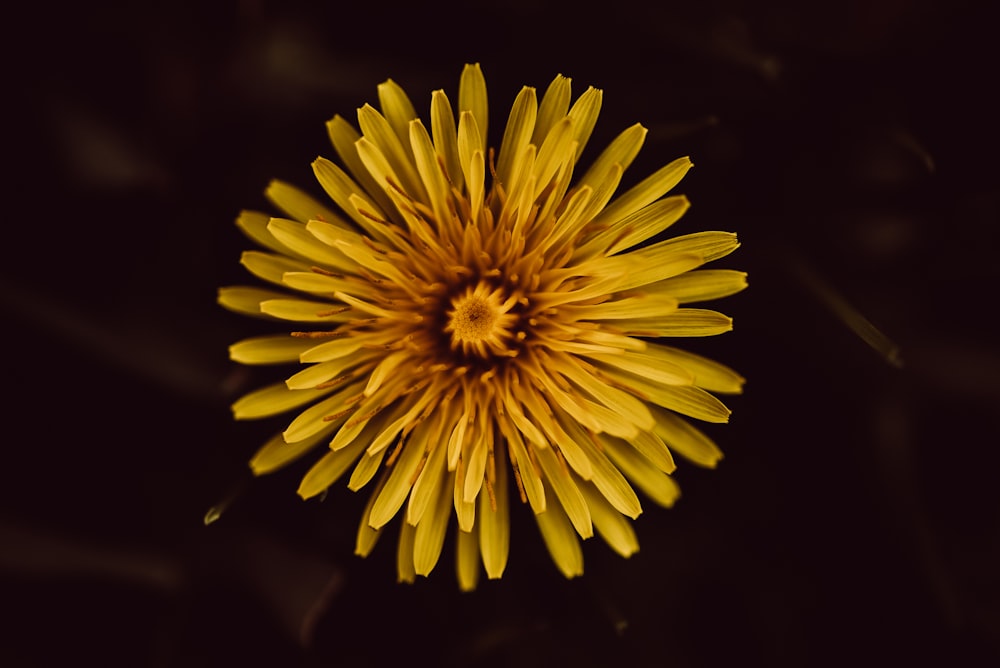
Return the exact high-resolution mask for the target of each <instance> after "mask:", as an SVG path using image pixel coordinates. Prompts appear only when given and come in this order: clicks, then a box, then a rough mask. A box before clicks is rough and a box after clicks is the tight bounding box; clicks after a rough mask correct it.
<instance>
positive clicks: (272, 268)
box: [240, 251, 309, 285]
mask: <svg viewBox="0 0 1000 668" xmlns="http://www.w3.org/2000/svg"><path fill="white" fill-rule="evenodd" d="M240 264H242V265H243V266H244V267H246V268H247V271H249V272H250V273H251V274H253V275H254V276H256V277H257V278H262V279H264V280H265V281H268V282H269V283H275V284H277V285H282V284H283V281H282V276H284V274H285V273H286V272H290V271H291V272H300V271H301V272H309V265H308V264H306V263H305V262H301V261H299V260H295V259H293V258H290V257H288V256H287V255H284V254H278V253H264V252H261V251H244V252H243V254H242V255H241V256H240Z"/></svg>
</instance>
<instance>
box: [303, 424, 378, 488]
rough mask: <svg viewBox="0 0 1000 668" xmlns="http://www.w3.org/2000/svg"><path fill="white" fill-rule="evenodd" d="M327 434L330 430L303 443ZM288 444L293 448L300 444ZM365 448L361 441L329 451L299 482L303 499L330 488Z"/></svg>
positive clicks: (319, 438)
mask: <svg viewBox="0 0 1000 668" xmlns="http://www.w3.org/2000/svg"><path fill="white" fill-rule="evenodd" d="M327 435H329V431H324V432H320V434H317V435H316V436H313V437H311V438H310V439H308V440H307V441H302V443H308V442H312V441H315V440H321V439H322V438H323V437H325V436H327ZM286 445H288V447H290V448H292V447H296V446H298V445H300V444H299V443H296V444H295V445H290V444H286ZM363 449H364V443H363V442H360V441H359V442H358V443H354V444H351V446H350V447H347V448H344V449H343V450H329V451H327V453H326V454H325V455H323V456H322V457H321V458H320V459H319V461H317V462H316V463H315V464H313V465H312V467H311V468H310V469H309V470H308V471H307V472H306V474H305V476H303V478H302V481H301V482H300V483H299V489H298V494H299V496H301V497H302V498H303V499H309V498H312V497H314V496H316V495H317V494H321V493H322V492H324V491H325V490H327V489H329V487H330V485H332V484H333V483H335V482H337V481H338V480H339V479H340V477H341V476H342V475H344V473H345V472H346V471H347V469H348V468H350V467H351V464H353V463H354V462H355V461H357V459H358V457H359V456H361V451H362V450H363Z"/></svg>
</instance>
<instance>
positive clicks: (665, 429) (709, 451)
mask: <svg viewBox="0 0 1000 668" xmlns="http://www.w3.org/2000/svg"><path fill="white" fill-rule="evenodd" d="M653 416H654V417H655V418H656V427H655V431H656V433H657V434H658V435H659V436H660V437H661V438H662V439H663V440H664V442H665V443H666V444H667V445H668V446H669V447H670V448H671V449H673V450H674V451H676V452H677V454H679V455H680V456H681V457H683V458H684V459H687V460H688V461H689V462H692V463H693V464H697V465H698V466H704V467H705V468H710V469H714V468H715V467H716V466H717V465H718V463H719V461H720V460H721V459H722V451H721V450H720V449H719V447H718V446H717V445H716V444H715V442H714V441H712V439H710V438H709V437H708V436H706V435H705V434H704V433H703V432H702V431H701V430H700V429H698V428H696V427H694V426H693V425H692V424H690V423H689V422H688V421H687V420H685V419H684V418H682V417H681V416H679V415H677V414H675V413H672V412H670V411H666V410H663V409H660V408H654V409H653Z"/></svg>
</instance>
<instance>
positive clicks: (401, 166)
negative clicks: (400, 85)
mask: <svg viewBox="0 0 1000 668" xmlns="http://www.w3.org/2000/svg"><path fill="white" fill-rule="evenodd" d="M358 123H359V125H360V126H361V134H362V137H363V138H364V140H365V141H366V142H369V143H371V144H372V145H373V146H376V147H378V150H379V153H381V155H382V156H383V157H384V158H385V160H386V162H387V163H388V164H389V166H390V167H391V170H390V173H391V174H394V182H395V184H396V186H397V187H399V188H402V189H403V190H404V191H406V193H407V194H409V196H410V197H411V198H413V199H415V200H417V201H421V202H423V201H426V199H427V193H425V192H424V189H423V184H422V183H421V182H420V179H419V177H418V176H417V173H416V170H415V168H414V166H413V152H412V151H411V150H410V143H409V141H407V142H406V143H405V144H404V143H403V142H402V141H400V138H399V137H398V136H397V135H396V133H395V132H394V131H393V129H392V127H391V126H390V125H389V122H388V121H387V120H385V117H384V116H382V114H380V113H378V112H377V111H376V110H375V108H374V107H372V106H371V105H369V104H366V105H365V106H363V107H361V108H360V109H358ZM355 145H356V146H358V153H359V155H360V156H361V160H362V162H364V164H365V167H367V168H368V171H369V172H371V173H372V176H374V177H375V180H376V181H379V182H380V185H382V187H383V188H385V187H386V185H385V184H384V183H382V182H381V180H380V175H379V174H377V173H375V172H373V171H372V169H371V166H370V165H369V164H368V162H367V161H365V156H364V155H363V154H362V153H361V147H360V145H358V144H357V142H356V143H355Z"/></svg>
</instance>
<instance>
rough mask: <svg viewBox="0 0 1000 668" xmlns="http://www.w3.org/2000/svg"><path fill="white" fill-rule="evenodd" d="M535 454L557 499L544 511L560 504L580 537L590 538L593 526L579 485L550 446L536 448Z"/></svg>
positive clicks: (592, 533)
mask: <svg viewBox="0 0 1000 668" xmlns="http://www.w3.org/2000/svg"><path fill="white" fill-rule="evenodd" d="M535 454H536V456H537V457H538V463H539V464H540V465H541V467H542V471H544V472H545V480H546V481H547V482H548V483H549V485H551V487H552V490H553V491H554V492H555V493H556V498H558V499H559V504H551V503H550V504H549V505H548V507H547V509H546V512H548V511H549V510H551V509H552V507H553V505H560V506H562V509H563V510H564V511H565V513H566V515H567V516H568V517H569V519H570V521H571V522H572V523H573V528H575V529H576V532H577V533H578V534H580V536H581V537H582V538H590V537H591V536H593V535H594V527H593V525H592V524H591V522H590V510H589V509H588V508H587V502H586V501H584V499H583V495H582V494H581V493H580V489H579V487H577V484H576V482H575V481H574V480H573V477H572V475H571V474H570V473H569V471H568V470H567V469H566V468H565V465H564V464H562V463H560V461H559V459H558V458H557V457H556V454H555V451H553V450H552V448H537V449H536V450H535Z"/></svg>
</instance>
